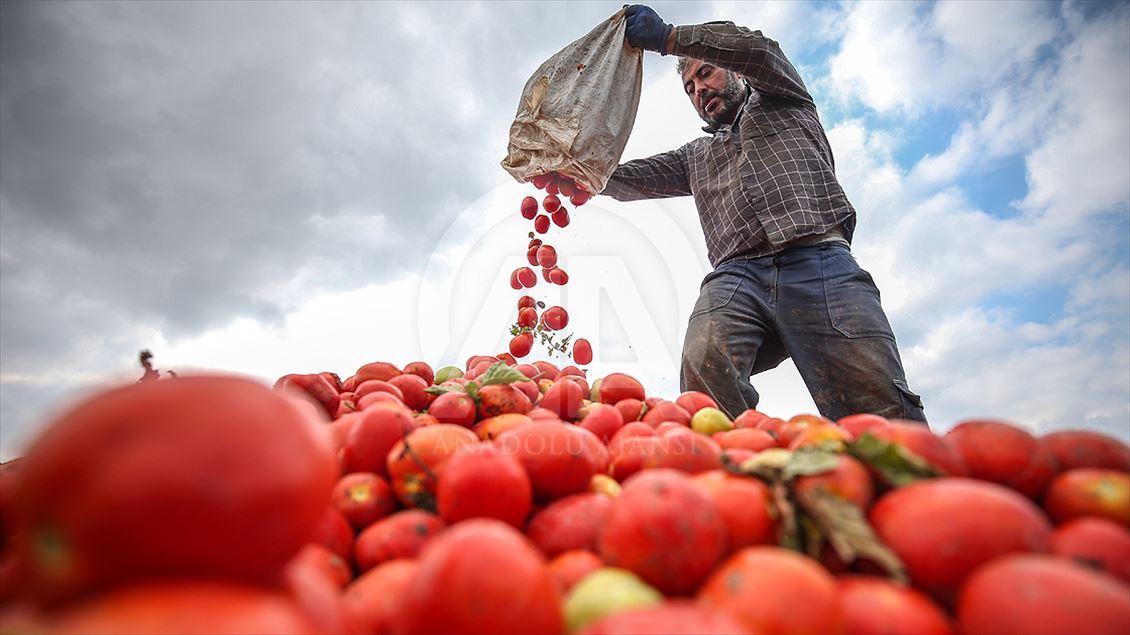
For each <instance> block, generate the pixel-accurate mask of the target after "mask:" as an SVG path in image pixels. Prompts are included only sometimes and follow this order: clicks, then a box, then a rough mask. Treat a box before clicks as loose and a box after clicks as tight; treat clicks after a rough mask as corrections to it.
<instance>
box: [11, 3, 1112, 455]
mask: <svg viewBox="0 0 1130 635" xmlns="http://www.w3.org/2000/svg"><path fill="white" fill-rule="evenodd" d="M619 5H620V3H586V4H577V3H568V4H566V3H560V4H554V3H529V4H523V3H497V4H493V3H486V4H472V3H462V2H460V3H451V4H440V3H434V4H433V3H428V4H393V3H371V4H369V3H353V2H350V3H305V2H304V3H290V4H281V3H269V2H248V3H236V2H213V3H176V2H134V3H124V4H117V3H108V2H106V3H103V2H99V3H84V2H54V3H27V4H24V3H18V2H2V3H0V127H2V129H0V318H2V319H0V424H2V427H0V429H2V434H0V457H2V458H10V457H12V456H16V455H18V454H19V453H20V451H21V450H22V448H23V447H25V445H26V443H27V441H28V439H30V438H31V437H32V436H33V435H34V433H35V430H36V429H37V428H38V426H41V425H42V424H43V423H44V422H45V421H46V420H48V419H49V417H50V416H52V414H53V413H57V412H58V411H59V410H60V409H61V408H64V407H66V406H67V405H68V404H70V403H72V402H73V400H74V399H76V398H77V397H78V396H80V395H83V394H86V393H88V392H89V391H91V390H94V389H96V388H97V387H98V386H102V385H105V384H106V383H107V382H112V381H120V380H122V379H132V378H134V377H136V376H138V375H139V374H140V373H139V368H138V367H137V362H136V357H137V353H138V351H139V350H140V349H142V348H149V349H151V350H152V351H153V352H154V353H155V354H156V358H155V363H156V366H157V367H158V368H162V369H175V370H178V371H181V372H190V371H192V370H194V369H204V368H210V369H222V370H226V371H233V372H239V373H245V374H250V375H254V376H258V377H261V378H263V379H264V380H266V381H271V380H273V379H275V378H276V377H278V376H279V375H282V374H285V373H287V372H313V371H320V370H332V371H336V372H338V373H340V374H341V375H343V376H347V375H350V374H352V372H353V371H354V370H355V369H356V368H357V367H358V366H360V365H361V364H363V363H366V362H370V361H377V360H384V361H391V362H394V363H397V364H404V363H407V362H409V361H413V360H416V359H423V360H425V361H428V362H429V363H431V364H433V366H436V367H438V366H442V365H445V364H449V363H456V364H462V362H463V361H464V360H465V359H466V357H468V356H469V355H471V354H474V353H491V352H497V351H499V350H503V349H504V348H505V344H506V341H507V340H508V335H506V333H505V327H506V325H507V324H508V323H509V322H510V321H511V320H512V319H513V317H514V315H513V311H514V304H513V303H514V300H515V296H516V295H517V294H516V293H515V292H514V291H512V290H511V289H510V288H509V286H508V283H507V279H508V273H509V271H510V270H511V269H512V268H513V267H515V266H517V265H518V264H520V263H521V262H522V260H523V259H524V246H525V242H526V239H525V233H526V232H527V231H529V227H528V223H526V222H524V221H523V220H522V219H521V218H520V217H519V216H518V214H517V204H518V201H519V199H520V198H521V197H522V196H524V195H526V194H533V193H535V192H534V190H533V188H532V187H531V186H528V185H519V184H517V183H515V182H514V181H513V179H511V178H510V177H509V176H508V175H507V174H506V173H505V172H504V171H503V170H502V169H501V168H500V166H499V161H500V160H501V159H502V157H503V156H504V155H505V153H506V144H507V131H508V128H509V125H510V121H511V119H512V118H513V116H514V112H515V110H516V107H517V103H518V98H519V96H520V93H521V90H522V87H523V85H524V84H525V82H526V80H527V78H528V77H529V75H530V74H531V73H532V72H533V71H534V69H536V68H537V67H538V66H539V65H540V63H541V62H542V61H544V60H545V59H546V58H548V57H549V56H551V55H552V54H553V53H554V52H556V51H557V50H559V49H560V48H562V47H563V46H565V45H566V44H568V43H569V42H570V41H572V40H574V39H576V38H578V37H580V36H581V35H583V34H585V33H586V32H587V31H588V30H589V29H591V28H592V27H593V26H594V25H596V24H597V23H599V22H600V21H602V20H603V19H605V18H607V17H608V16H609V15H611V14H612V13H613V12H614V11H616V10H617V9H618V8H619ZM654 7H655V8H656V10H657V11H658V12H659V13H660V14H661V15H662V16H663V17H664V18H665V19H666V20H667V21H670V22H674V23H675V24H690V23H697V22H705V21H708V20H720V19H723V20H732V21H734V22H736V23H738V24H741V25H744V26H748V27H750V28H757V29H760V30H762V31H763V32H764V33H765V34H766V35H768V36H770V37H772V38H774V39H776V40H777V41H778V42H780V44H781V45H782V47H783V49H784V50H785V52H786V53H787V54H788V55H789V56H790V58H791V59H792V61H793V62H794V64H795V65H796V66H797V68H798V69H799V70H800V72H801V74H802V76H803V77H804V78H805V80H806V82H807V83H808V86H809V88H810V90H811V92H812V93H813V95H814V96H815V97H816V100H817V104H818V106H819V107H820V112H821V116H822V119H823V121H824V124H825V127H826V128H827V130H828V135H829V138H830V139H831V142H832V146H833V150H834V152H835V155H836V165H837V168H838V173H839V176H840V179H841V182H842V183H843V185H844V187H845V189H846V190H847V192H848V194H849V196H850V198H851V200H852V202H853V203H854V205H855V207H856V208H857V210H858V211H859V226H858V230H857V234H856V239H855V243H854V246H853V250H854V252H855V254H856V258H857V259H858V260H859V261H860V263H861V264H862V266H863V267H864V268H866V269H868V270H869V271H870V272H871V273H872V274H873V275H874V277H875V279H876V282H877V283H878V285H879V288H880V289H881V291H882V294H883V304H884V306H885V307H886V309H887V312H888V315H889V317H890V319H891V322H892V324H893V326H894V329H895V333H896V335H897V337H898V339H899V344H900V348H901V350H902V354H903V358H904V361H905V364H906V368H907V374H908V377H909V380H910V383H911V387H912V388H913V389H914V390H916V391H917V392H919V393H921V394H922V395H923V397H924V399H925V402H926V407H927V414H928V415H929V416H930V418H931V421H932V424H933V425H934V426H935V427H936V428H938V429H945V428H948V427H950V426H952V425H953V424H954V423H956V422H957V421H960V420H961V419H964V418H969V417H995V418H1002V419H1007V420H1011V421H1015V422H1017V423H1020V424H1022V425H1025V426H1027V427H1029V428H1030V429H1033V430H1037V431H1046V430H1051V429H1058V428H1065V427H1080V426H1083V427H1090V428H1095V429H1100V430H1105V431H1107V432H1109V433H1112V434H1115V435H1117V436H1120V437H1122V438H1124V439H1126V438H1130V179H1128V177H1127V174H1130V117H1127V104H1128V103H1130V4H1127V3H1124V2H1123V3H1115V2H1109V3H1108V2H1095V3H1066V4H1058V3H1044V2H1015V3H1013V2H958V3H939V4H915V3H910V2H875V3H847V4H834V3H814V4H805V3H796V2H786V3H781V4H771V3H725V2H722V3H687V4H676V3H659V2H657V3H656V4H655V5H654ZM643 83H644V87H643V95H642V98H641V102H640V107H639V114H638V118H637V120H636V124H635V127H634V130H633V132H632V136H631V139H630V141H629V143H628V146H627V148H626V150H625V153H624V159H625V160H626V159H630V158H636V157H641V156H647V155H649V154H652V153H657V152H661V151H665V150H668V149H671V148H674V147H677V146H678V145H681V144H682V143H685V142H686V141H688V140H690V139H692V138H694V137H696V136H699V135H701V134H702V133H701V131H700V130H699V125H700V124H699V122H698V121H697V120H696V118H695V115H694V112H693V110H692V109H691V107H690V106H689V104H688V102H687V100H686V98H685V96H683V95H682V93H681V89H680V86H679V82H678V80H677V79H676V77H675V75H674V60H673V59H672V58H664V57H660V56H658V55H654V54H648V55H647V56H646V57H645V60H644V78H643ZM573 217H574V222H573V224H572V225H570V227H569V228H567V229H565V230H556V231H553V232H551V233H550V239H551V242H552V243H554V244H555V245H556V246H557V247H558V250H559V252H560V253H561V257H562V261H563V263H564V266H565V267H566V269H568V270H569V272H570V275H571V281H570V284H569V286H568V287H566V288H565V289H564V290H562V289H560V288H557V287H554V288H553V289H552V290H549V289H546V288H545V286H546V285H544V284H543V285H539V286H538V287H537V289H536V291H537V293H538V295H539V296H540V297H542V298H543V299H545V300H547V301H549V302H551V303H558V302H560V303H563V304H564V305H565V306H566V307H567V308H568V309H569V310H570V314H571V316H572V325H571V326H573V327H574V329H575V331H576V333H577V335H578V336H586V337H588V338H590V339H591V340H592V341H593V344H594V348H595V353H596V360H595V361H594V363H593V364H592V365H591V367H590V368H591V372H590V374H594V375H602V374H606V373H608V372H614V371H624V372H630V373H632V374H634V375H636V376H637V377H639V378H640V379H641V380H643V381H644V383H645V385H646V386H648V388H649V389H650V390H651V391H652V392H654V393H656V394H659V395H662V396H669V397H674V396H675V395H676V394H677V392H678V372H677V368H678V365H677V364H678V358H679V348H680V345H681V341H682V335H683V332H684V330H685V324H686V319H687V317H688V316H689V313H690V308H691V307H692V306H693V304H694V301H695V298H696V296H697V291H698V283H699V280H700V279H701V277H702V276H703V275H704V274H705V273H706V272H707V271H708V269H709V265H708V264H707V262H706V257H705V246H704V244H703V238H702V233H701V230H700V229H699V226H698V224H697V217H696V213H695V210H694V206H693V203H692V201H690V200H689V199H672V200H666V201H661V202H641V203H631V204H618V203H615V202H613V201H609V200H607V199H597V200H595V201H594V202H593V203H590V204H589V205H586V206H584V207H582V208H581V209H579V210H574V212H573ZM541 356H543V357H544V354H542V355H541ZM755 385H757V387H758V388H759V390H760V391H761V393H762V395H763V401H762V404H761V409H762V410H764V411H766V412H769V413H770V414H774V415H777V416H784V417H788V416H791V415H793V414H797V413H800V412H811V411H814V410H815V407H814V406H813V405H812V402H811V400H810V399H809V397H808V395H807V393H806V391H805V389H804V386H803V384H802V382H801V380H800V378H799V375H797V373H796V370H795V368H794V367H792V366H791V365H790V364H788V363H786V364H784V365H782V367H780V368H778V369H776V370H774V371H771V372H770V373H766V374H764V375H761V376H758V377H757V378H756V381H755Z"/></svg>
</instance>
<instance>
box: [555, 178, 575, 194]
mask: <svg viewBox="0 0 1130 635" xmlns="http://www.w3.org/2000/svg"><path fill="white" fill-rule="evenodd" d="M557 191H558V192H560V193H561V196H566V197H568V196H572V195H574V194H576V193H577V186H576V185H574V184H573V179H570V178H567V177H562V178H561V180H560V181H558V182H557Z"/></svg>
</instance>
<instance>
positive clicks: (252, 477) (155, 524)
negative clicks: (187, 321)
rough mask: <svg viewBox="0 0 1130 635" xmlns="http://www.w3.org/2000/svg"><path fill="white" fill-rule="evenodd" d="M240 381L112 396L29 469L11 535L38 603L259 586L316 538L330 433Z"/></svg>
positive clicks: (192, 380) (75, 414)
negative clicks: (224, 584) (102, 593)
mask: <svg viewBox="0 0 1130 635" xmlns="http://www.w3.org/2000/svg"><path fill="white" fill-rule="evenodd" d="M300 405H302V404H299V403H298V402H296V401H294V400H292V399H291V398H289V397H287V396H284V395H282V394H279V393H275V392H273V391H271V390H270V389H269V388H267V387H266V386H263V385H261V384H258V383H256V382H253V381H250V380H248V379H243V378H239V377H234V376H219V375H200V376H181V377H180V378H178V379H176V380H170V381H153V382H146V383H142V384H131V385H128V386H122V387H117V388H112V389H109V390H106V391H103V392H101V393H98V394H96V395H94V396H93V397H91V398H89V399H87V400H85V401H82V402H80V403H79V404H77V405H76V406H74V407H73V408H72V409H71V410H69V411H67V412H65V413H64V414H62V415H61V416H60V417H58V418H57V419H55V420H54V421H53V422H52V423H51V424H50V425H49V426H48V427H47V429H46V431H45V432H44V433H43V434H42V436H41V437H40V438H39V439H38V440H37V441H36V442H35V443H34V444H33V446H32V447H31V448H30V449H29V451H28V453H27V455H26V465H25V466H24V468H23V470H22V472H21V475H20V482H21V487H20V492H19V496H18V499H19V500H18V511H19V513H18V516H19V519H20V522H19V528H18V532H19V533H21V534H22V535H24V536H27V537H28V538H29V539H28V540H21V541H20V543H21V544H23V545H26V547H25V549H26V550H25V552H24V553H23V554H22V556H23V562H24V563H25V567H26V573H27V582H26V586H27V588H28V589H29V590H30V591H32V593H33V595H34V596H36V597H38V598H40V599H46V600H53V599H63V598H65V597H68V596H71V595H73V594H76V593H79V592H82V591H85V590H88V589H91V588H96V587H103V586H106V585H108V584H117V583H127V582H130V581H133V580H137V579H141V578H145V577H150V576H154V575H162V574H174V573H175V574H178V575H200V576H220V577H226V578H230V579H245V580H246V579H262V578H264V577H270V576H272V575H275V574H277V573H278V571H279V569H280V568H281V567H282V565H284V564H285V563H286V562H287V560H289V559H290V558H291V556H293V555H294V554H295V553H296V552H297V551H298V549H299V548H301V547H302V545H303V544H305V543H306V542H307V541H308V540H309V539H310V537H311V535H312V534H313V533H314V530H315V528H316V526H317V525H318V523H319V521H320V520H321V519H322V516H323V514H324V513H325V510H326V507H327V506H328V504H329V501H330V492H331V491H332V490H333V486H334V483H335V482H336V481H337V478H338V466H337V459H336V458H335V457H334V456H333V449H332V447H333V446H332V442H331V440H330V437H329V427H328V426H324V425H322V424H321V423H320V422H318V421H317V420H316V419H315V418H314V416H313V415H312V414H310V412H311V411H309V410H304V409H303V408H301V407H299V406H300Z"/></svg>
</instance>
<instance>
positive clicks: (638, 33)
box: [624, 4, 675, 55]
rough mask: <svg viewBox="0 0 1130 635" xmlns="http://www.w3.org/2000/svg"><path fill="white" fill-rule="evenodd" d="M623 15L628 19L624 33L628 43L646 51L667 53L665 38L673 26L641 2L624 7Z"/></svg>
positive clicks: (672, 29)
mask: <svg viewBox="0 0 1130 635" xmlns="http://www.w3.org/2000/svg"><path fill="white" fill-rule="evenodd" d="M624 17H625V18H627V20H628V28H627V31H626V33H625V35H626V36H627V38H628V44H631V45H632V46H634V47H636V48H641V49H644V50H646V51H656V52H658V53H662V54H663V55H666V54H667V40H668V38H669V37H670V36H671V32H672V31H674V30H675V27H674V26H672V25H670V24H667V23H666V22H664V21H663V19H662V18H660V17H659V14H658V13H656V12H655V10H654V9H652V8H651V7H649V6H647V5H643V4H633V5H628V6H626V7H624Z"/></svg>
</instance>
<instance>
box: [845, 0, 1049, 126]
mask: <svg viewBox="0 0 1130 635" xmlns="http://www.w3.org/2000/svg"><path fill="white" fill-rule="evenodd" d="M1048 9H1049V7H1048V6H1047V5H1044V4H1042V3H1034V2H981V3H966V2H941V3H937V4H919V3H911V2H860V3H856V4H851V5H849V9H848V12H847V16H846V18H845V19H844V27H843V32H844V37H843V40H842V42H841V48H840V51H839V52H838V53H837V54H836V55H835V56H834V57H833V58H832V59H831V62H830V66H831V82H832V86H833V92H834V94H835V95H836V96H837V97H838V98H840V99H842V100H853V99H859V100H861V101H862V102H863V103H865V104H866V105H868V106H869V107H871V108H873V109H875V110H877V111H880V112H889V111H895V110H898V111H901V112H904V113H908V114H911V115H918V114H921V113H922V112H923V111H925V110H928V109H929V108H931V107H934V106H937V105H939V104H946V103H950V104H952V103H960V102H961V101H963V100H965V99H967V98H968V95H969V94H970V93H969V91H971V90H978V89H983V88H984V87H986V86H991V85H992V84H993V83H995V82H996V81H998V80H999V79H1000V78H1002V77H1005V76H1006V74H1008V73H1009V72H1011V71H1013V70H1014V68H1015V66H1016V65H1018V64H1022V63H1025V62H1027V61H1029V60H1031V59H1032V58H1033V56H1034V55H1035V54H1036V52H1037V51H1038V50H1039V47H1041V46H1042V45H1044V44H1046V43H1048V42H1050V41H1051V40H1052V38H1053V37H1054V36H1055V35H1056V29H1055V25H1054V22H1053V21H1052V18H1051V16H1049V15H1048V13H1049V10H1048Z"/></svg>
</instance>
